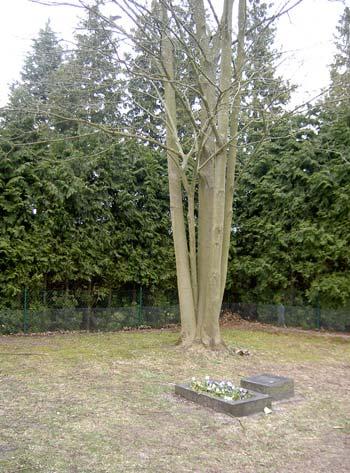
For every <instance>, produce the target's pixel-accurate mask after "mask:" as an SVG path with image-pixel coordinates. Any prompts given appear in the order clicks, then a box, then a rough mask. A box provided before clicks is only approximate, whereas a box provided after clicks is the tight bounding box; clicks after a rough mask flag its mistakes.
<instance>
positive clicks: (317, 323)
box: [223, 303, 350, 332]
mask: <svg viewBox="0 0 350 473" xmlns="http://www.w3.org/2000/svg"><path fill="white" fill-rule="evenodd" d="M223 307H224V308H225V309H227V310H230V311H232V312H234V313H236V314H239V315H240V316H241V317H242V318H243V319H246V320H251V321H257V322H261V323H266V324H272V325H279V326H285V327H300V328H304V329H317V330H319V329H324V330H332V331H339V332H350V307H344V308H339V309H330V308H325V307H321V306H320V305H317V306H316V307H312V306H308V305H305V306H289V305H282V304H280V305H272V304H256V303H254V304H248V303H230V304H224V306H223Z"/></svg>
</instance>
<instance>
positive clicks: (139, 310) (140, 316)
mask: <svg viewBox="0 0 350 473" xmlns="http://www.w3.org/2000/svg"><path fill="white" fill-rule="evenodd" d="M138 324H139V325H142V286H140V288H139V304H138Z"/></svg>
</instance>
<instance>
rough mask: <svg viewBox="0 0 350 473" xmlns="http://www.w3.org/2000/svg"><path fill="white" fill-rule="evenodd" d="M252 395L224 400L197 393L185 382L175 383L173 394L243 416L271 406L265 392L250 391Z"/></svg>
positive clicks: (233, 414) (226, 412) (216, 409)
mask: <svg viewBox="0 0 350 473" xmlns="http://www.w3.org/2000/svg"><path fill="white" fill-rule="evenodd" d="M250 392H251V394H252V395H253V397H250V398H249V399H244V400H241V401H225V400H224V399H222V398H219V397H214V396H211V395H210V394H206V393H199V392H197V391H194V390H193V389H191V388H190V387H189V386H188V385H185V384H176V385H175V394H178V395H179V396H182V397H184V398H185V399H187V400H189V401H193V402H196V403H197V404H200V405H201V406H204V407H210V408H211V409H214V410H215V411H218V412H224V413H225V414H230V415H231V416H235V417H244V416H249V415H251V414H256V413H257V412H262V411H263V410H264V408H265V407H269V408H270V407H271V398H270V396H268V395H266V394H261V393H256V392H252V391H250Z"/></svg>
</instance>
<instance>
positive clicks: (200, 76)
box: [34, 0, 302, 349]
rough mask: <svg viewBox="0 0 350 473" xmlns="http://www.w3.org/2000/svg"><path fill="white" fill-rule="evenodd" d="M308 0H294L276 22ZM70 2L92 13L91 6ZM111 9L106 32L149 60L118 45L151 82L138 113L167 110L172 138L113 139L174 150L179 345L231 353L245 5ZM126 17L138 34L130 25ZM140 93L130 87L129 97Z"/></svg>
mask: <svg viewBox="0 0 350 473" xmlns="http://www.w3.org/2000/svg"><path fill="white" fill-rule="evenodd" d="M34 1H37V3H44V4H60V2H52V1H51V2H50V1H49V0H48V1H47V2H46V1H39V0H34ZM301 1H302V0H295V1H294V2H293V1H292V0H286V2H285V3H284V5H283V7H282V8H281V9H280V11H278V12H277V13H276V14H275V15H274V17H271V18H269V19H268V21H269V22H271V21H273V19H275V18H277V17H278V16H280V15H281V14H283V13H286V12H288V11H289V10H290V9H291V8H292V7H294V6H295V5H297V4H298V3H300V2H301ZM68 3H70V4H73V5H74V6H79V7H82V8H90V7H89V4H88V3H86V2H85V1H84V0H72V3H71V2H68ZM104 3H106V2H104ZM107 3H109V4H112V6H114V7H115V8H116V11H115V12H114V14H113V15H112V14H110V13H111V12H110V11H108V14H107V13H106V12H107V10H105V14H104V15H102V14H101V17H102V16H103V20H104V24H105V27H106V28H110V29H112V30H113V31H114V33H115V35H116V37H117V39H118V42H116V45H117V44H119V45H121V44H130V45H132V46H133V47H134V48H135V47H136V49H137V51H139V52H141V53H142V54H144V55H146V56H147V61H145V62H142V61H135V56H134V55H133V53H131V60H130V56H129V59H127V57H126V56H125V55H122V54H121V53H120V47H118V46H116V48H115V52H116V55H118V57H119V62H120V64H121V65H122V67H123V70H124V74H125V77H130V78H133V79H135V78H140V79H142V81H143V83H144V81H145V80H146V81H147V83H148V87H147V89H145V90H144V91H143V92H144V96H145V97H147V99H148V101H144V102H143V103H138V104H137V105H138V107H139V109H142V110H143V112H144V113H145V114H146V115H149V116H151V117H153V118H154V119H155V120H158V121H159V119H160V117H159V115H158V112H155V110H154V109H153V110H152V107H151V106H148V105H147V103H154V102H157V104H158V107H159V108H160V109H163V112H164V114H163V118H161V119H160V120H163V126H164V129H165V130H166V139H165V141H164V140H162V138H159V139H157V138H154V137H152V138H150V137H147V136H143V133H142V130H137V129H136V130H132V124H130V123H129V126H126V125H125V122H124V124H123V125H122V126H121V127H120V128H119V129H118V130H116V129H113V130H111V132H113V133H116V134H117V135H119V136H126V137H133V138H138V139H142V140H144V141H146V142H147V141H148V142H149V143H152V144H153V145H156V146H159V147H161V148H163V149H164V150H166V153H167V158H168V175H169V191H170V210H171V220H172V234H173V239H174V247H175V256H176V268H177V281H178V294H179V303H180V313H181V328H182V330H181V342H182V344H183V345H184V346H190V345H192V344H193V343H200V344H203V345H204V346H206V347H211V348H214V349H222V348H225V345H224V343H223V341H222V338H221V334H220V328H219V316H220V310H221V305H222V299H223V294H224V289H225V283H226V274H227V265H228V255H229V246H230V236H231V232H232V203H233V194H234V184H235V182H234V181H235V167H236V158H237V140H238V132H239V114H240V105H241V90H242V81H243V68H244V61H245V45H244V40H245V35H246V10H247V5H246V0H239V1H238V5H237V8H236V10H234V8H233V7H234V0H224V1H223V11H222V15H221V18H219V17H218V15H217V13H216V11H215V9H214V7H213V4H212V1H211V0H206V1H205V0H183V3H181V2H179V1H176V0H153V2H152V5H151V6H149V7H148V6H147V5H146V4H145V3H144V2H141V1H140V2H139V1H138V0H110V1H109V2H107ZM61 4H62V3H61ZM121 16H122V17H123V18H127V19H128V24H129V25H130V23H132V24H133V25H134V27H135V29H136V31H137V33H135V31H131V30H130V28H129V27H126V26H122V24H121V19H120V18H121ZM234 20H236V24H237V27H236V30H237V33H236V35H234V34H233V24H234ZM124 25H125V23H124ZM144 64H147V66H148V67H144ZM184 69H185V70H186V73H184ZM142 81H141V83H142ZM133 83H135V80H134V82H133ZM136 83H137V82H136ZM132 96H133V94H132V91H131V90H129V98H130V97H132ZM137 96H138V97H140V94H138V95H137ZM63 115H64V113H63ZM184 123H186V126H185V130H184ZM104 131H106V130H105V129H104Z"/></svg>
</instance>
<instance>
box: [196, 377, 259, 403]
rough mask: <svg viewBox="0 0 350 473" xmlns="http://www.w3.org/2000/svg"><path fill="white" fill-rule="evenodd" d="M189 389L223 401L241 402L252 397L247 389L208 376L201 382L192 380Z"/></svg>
mask: <svg viewBox="0 0 350 473" xmlns="http://www.w3.org/2000/svg"><path fill="white" fill-rule="evenodd" d="M190 387H191V388H192V389H193V390H194V391H196V392H202V393H206V394H212V395H213V396H216V397H220V398H222V399H224V400H225V401H241V400H243V399H249V398H250V397H252V394H251V393H250V392H249V391H248V390H247V389H244V388H242V387H239V386H235V385H234V384H233V383H231V381H215V380H212V379H210V377H209V376H206V377H205V378H204V380H203V381H201V380H197V379H196V378H192V381H191V384H190Z"/></svg>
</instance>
